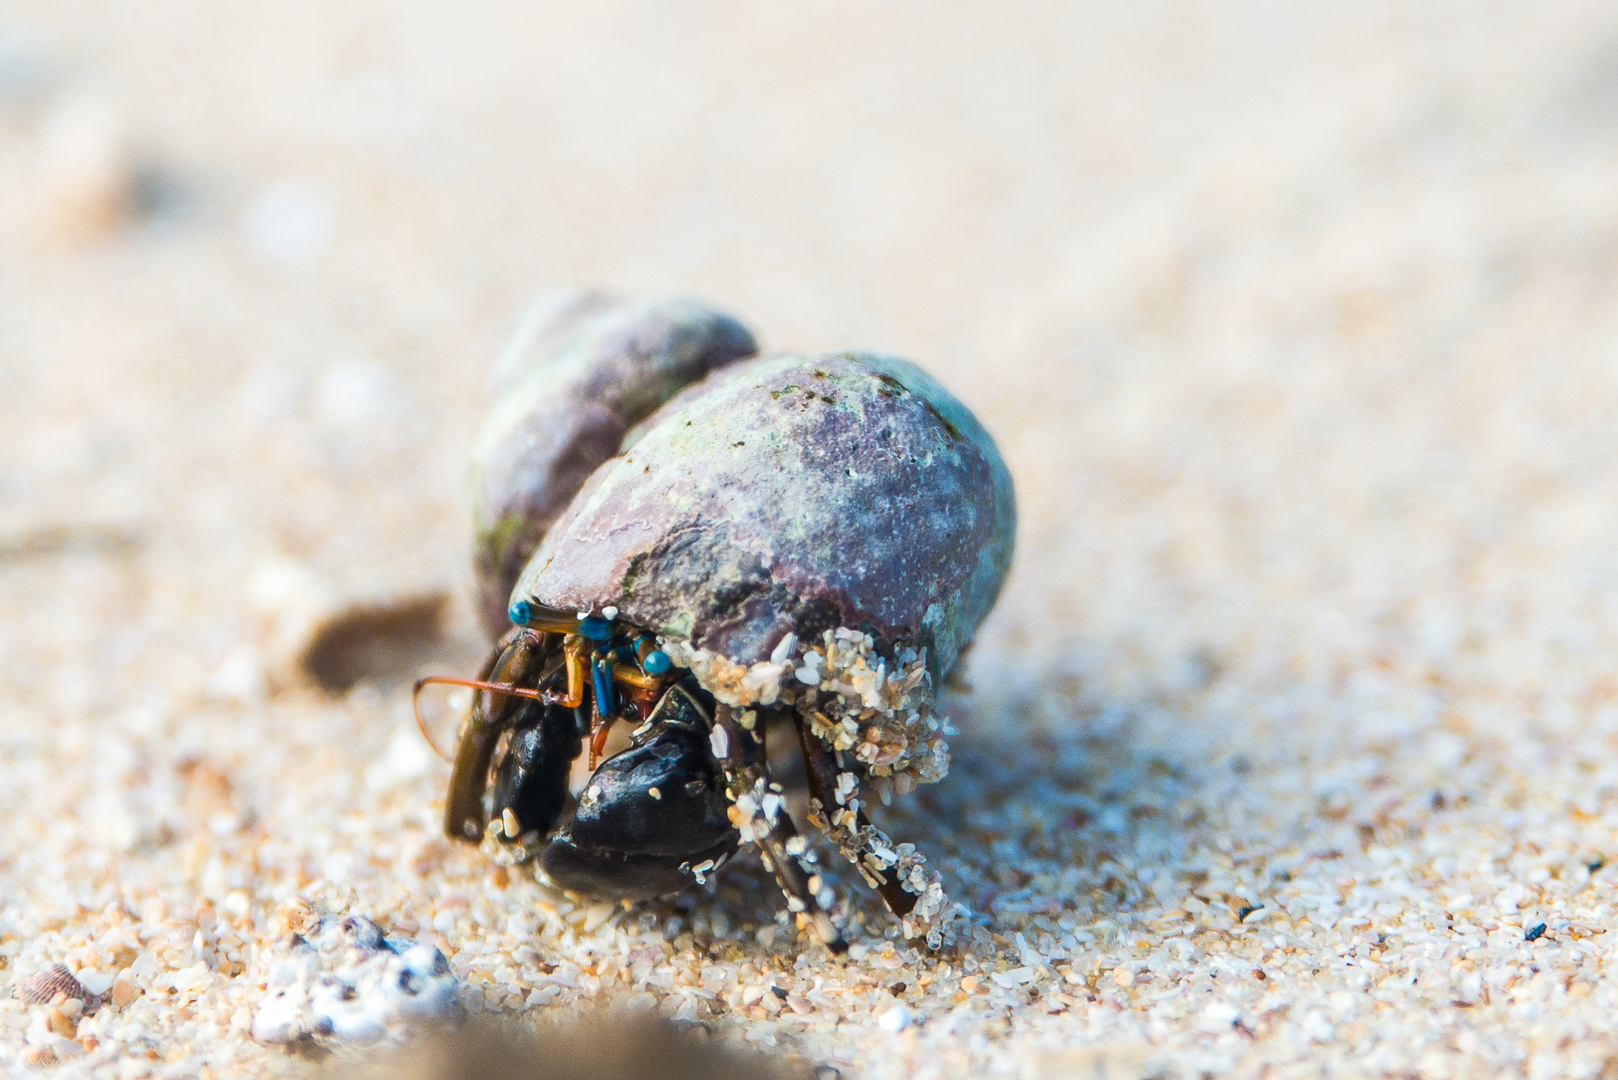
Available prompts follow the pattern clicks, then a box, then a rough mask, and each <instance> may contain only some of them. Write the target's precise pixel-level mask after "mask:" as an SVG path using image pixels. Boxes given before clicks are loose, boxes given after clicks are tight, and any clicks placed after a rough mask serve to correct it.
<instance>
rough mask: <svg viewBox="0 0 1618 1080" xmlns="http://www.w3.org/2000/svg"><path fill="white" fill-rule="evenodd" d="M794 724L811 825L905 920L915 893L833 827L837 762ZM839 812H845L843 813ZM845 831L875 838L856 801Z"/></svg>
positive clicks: (804, 727) (803, 727)
mask: <svg viewBox="0 0 1618 1080" xmlns="http://www.w3.org/2000/svg"><path fill="white" fill-rule="evenodd" d="M793 724H794V725H795V726H796V727H797V729H798V742H799V743H800V744H801V745H802V747H803V760H804V763H805V764H806V766H807V770H806V771H807V772H808V774H809V795H810V798H811V800H812V801H811V802H810V804H809V808H810V809H809V821H810V823H811V824H813V825H815V826H817V827H819V828H821V829H824V830H825V831H826V832H827V833H829V834H831V836H832V838H833V839H834V840H838V841H842V842H840V843H839V844H838V847H839V849H840V850H842V852H843V857H844V858H846V859H847V860H848V861H849V862H851V863H853V864H854V868H855V869H856V870H858V871H859V872H860V874H861V876H863V877H864V878H865V879H866V881H868V882H870V883H871V886H872V887H873V888H875V889H876V891H877V892H878V893H879V894H880V895H881V897H882V901H883V903H885V904H887V905H888V910H889V911H891V912H893V913H894V914H895V915H897V916H899V917H900V918H901V919H902V918H904V917H905V916H906V915H908V914H910V912H911V911H912V910H913V909H914V908H915V906H916V900H917V896H916V894H915V893H911V892H906V891H905V889H904V887H903V886H901V885H900V884H899V879H898V878H897V877H895V876H894V875H893V874H891V873H889V872H888V870H887V869H886V868H882V869H878V868H877V867H876V866H874V865H871V863H869V862H867V861H866V859H865V856H866V855H867V854H869V851H868V850H867V849H866V848H865V847H864V846H863V845H861V844H858V843H854V844H850V843H847V842H846V841H844V831H843V830H839V829H837V828H836V827H834V826H833V824H832V821H831V817H832V815H835V814H837V813H839V810H838V809H837V808H838V807H839V805H841V800H838V799H837V798H836V796H835V793H836V792H838V791H839V790H840V788H839V786H838V782H837V777H838V774H839V773H838V768H837V762H836V761H835V760H833V758H832V756H831V754H830V752H829V751H827V749H826V744H825V743H823V742H821V741H820V740H819V739H817V738H816V737H815V735H814V733H813V732H811V731H810V730H809V728H808V726H807V725H805V724H804V723H803V721H802V720H799V719H798V718H797V717H796V716H794V717H793ZM842 812H844V813H846V811H842ZM817 817H818V818H819V819H820V820H819V821H817V820H815V819H816V818H817ZM847 832H848V833H852V834H853V836H854V837H856V838H868V837H874V836H875V835H876V829H875V827H874V826H872V824H871V819H870V818H868V817H866V816H865V811H864V810H863V809H861V808H860V807H859V804H858V802H857V801H856V802H855V806H854V828H853V829H850V830H847Z"/></svg>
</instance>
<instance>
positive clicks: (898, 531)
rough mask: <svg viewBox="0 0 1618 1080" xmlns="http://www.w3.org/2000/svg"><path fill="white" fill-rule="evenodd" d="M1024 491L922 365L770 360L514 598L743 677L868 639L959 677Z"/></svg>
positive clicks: (600, 475) (684, 403)
mask: <svg viewBox="0 0 1618 1080" xmlns="http://www.w3.org/2000/svg"><path fill="white" fill-rule="evenodd" d="M1015 528H1016V507H1015V501H1014V497H1013V494H1012V486H1011V476H1010V474H1009V473H1008V472H1007V470H1006V467H1005V465H1004V464H1003V463H1002V461H1001V459H1000V455H999V452H998V451H997V450H996V449H995V446H994V442H993V440H991V439H990V438H989V435H988V433H987V432H985V431H984V430H983V427H982V425H980V424H979V423H978V421H977V419H976V418H975V417H974V416H973V415H972V414H971V413H970V412H969V411H968V410H967V409H966V407H965V406H963V405H962V404H961V403H960V402H959V401H957V400H956V399H955V398H954V397H953V396H951V395H950V393H949V392H948V391H946V390H945V389H944V388H943V387H942V386H940V385H939V384H938V383H937V382H935V381H934V380H933V379H932V378H930V377H929V376H928V375H927V374H925V373H924V372H922V371H921V370H920V369H919V368H917V367H915V366H914V365H912V364H910V363H907V362H906V361H903V360H898V359H894V358H890V357H885V356H875V355H869V354H862V353H827V354H821V355H810V356H783V357H777V358H771V359H763V360H754V361H750V362H747V363H744V364H739V365H736V366H734V367H730V368H727V369H725V370H723V371H719V372H716V373H715V374H714V375H712V376H710V377H709V378H708V379H706V380H705V381H703V382H702V383H699V384H697V385H695V386H692V387H690V388H688V389H687V390H685V391H684V392H682V393H681V394H680V395H679V396H678V397H676V398H675V399H674V400H672V401H670V402H669V403H668V404H667V405H665V406H664V407H663V408H662V409H661V410H659V411H658V413H657V414H656V415H655V416H653V417H652V418H651V419H650V420H648V421H647V423H646V424H645V426H644V434H643V435H642V436H641V437H640V439H639V440H638V441H636V442H634V443H633V444H632V445H631V446H630V447H629V448H628V450H627V451H626V452H625V453H624V454H623V455H621V456H619V457H615V458H613V459H612V460H611V461H609V462H607V463H606V464H605V465H603V466H602V467H601V468H599V469H598V470H596V472H595V473H594V474H593V475H592V476H591V477H590V479H589V481H588V482H587V483H586V484H585V486H584V488H583V490H581V491H580V492H579V494H578V496H577V497H576V498H575V499H574V500H573V502H572V503H571V505H570V506H569V507H568V508H567V510H566V512H565V513H564V514H563V515H562V516H561V518H560V519H559V520H558V521H557V522H556V523H555V525H554V526H553V527H552V528H551V530H550V532H549V533H548V534H547V535H546V537H545V540H544V542H543V543H542V544H541V545H540V547H539V550H538V551H536V552H535V553H534V557H533V559H532V560H531V561H530V562H529V564H528V566H527V567H526V568H525V569H524V571H523V573H522V576H521V578H520V579H519V580H518V582H517V586H516V589H515V590H514V591H513V593H512V599H514V600H515V599H529V600H531V601H537V602H539V603H541V604H545V605H548V606H550V607H557V608H562V609H565V610H569V611H580V610H586V609H595V610H598V611H599V610H600V609H601V608H602V607H604V606H608V605H611V606H615V607H617V608H618V610H619V612H620V613H621V614H620V617H621V618H624V619H627V620H629V621H630V622H632V623H634V624H636V625H639V626H642V627H645V628H647V629H649V630H652V631H655V632H656V633H659V634H661V635H663V636H664V637H667V638H673V639H677V640H682V641H685V642H688V643H689V644H691V645H692V646H694V647H697V648H700V649H706V650H710V651H712V652H717V653H719V654H721V655H724V656H726V657H728V658H729V659H731V660H732V661H734V662H736V663H738V664H742V665H744V666H745V665H751V664H753V663H757V662H759V661H763V660H766V659H767V658H768V657H769V656H770V654H771V652H772V650H773V649H774V648H775V646H776V645H777V644H778V643H779V642H780V641H781V640H782V638H784V637H785V636H786V635H787V634H788V633H795V634H796V635H797V636H798V638H799V640H811V641H812V640H817V639H818V638H819V636H820V634H822V633H823V632H824V631H826V630H828V629H832V628H836V627H839V626H843V627H849V628H851V629H863V630H865V632H867V633H870V634H871V635H872V636H873V637H874V638H875V639H876V640H877V642H878V648H879V650H882V651H887V650H890V649H892V648H894V647H895V646H898V645H900V644H907V645H911V646H913V647H917V648H922V647H925V648H926V649H927V650H928V659H929V662H928V667H929V668H930V669H931V671H932V673H933V675H934V677H935V678H938V677H941V676H942V675H943V674H944V673H945V672H947V671H948V670H949V668H950V666H951V665H952V664H953V663H954V661H955V659H956V657H957V656H958V655H959V653H960V650H961V648H962V647H963V646H964V645H965V644H966V643H967V642H968V641H970V640H971V637H972V634H973V632H974V631H975V630H976V629H977V626H978V624H979V623H980V622H981V621H982V620H983V617H984V616H985V615H987V614H988V611H989V609H990V607H991V606H992V605H993V604H994V600H995V597H996V596H997V595H998V594H999V591H1000V587H1001V584H1002V583H1003V582H1004V580H1005V575H1006V571H1007V569H1008V567H1009V566H1010V563H1011V554H1012V544H1013V537H1014V533H1015Z"/></svg>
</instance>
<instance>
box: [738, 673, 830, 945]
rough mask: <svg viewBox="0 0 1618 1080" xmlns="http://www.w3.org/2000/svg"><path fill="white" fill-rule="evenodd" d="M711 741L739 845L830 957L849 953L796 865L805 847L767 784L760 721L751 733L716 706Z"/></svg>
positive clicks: (776, 790)
mask: <svg viewBox="0 0 1618 1080" xmlns="http://www.w3.org/2000/svg"><path fill="white" fill-rule="evenodd" d="M712 741H713V751H714V755H715V756H716V757H717V758H719V760H720V762H721V764H723V766H724V769H725V780H726V783H727V786H728V788H729V792H730V798H731V801H732V802H733V803H734V804H735V805H734V806H733V807H732V808H731V811H730V819H731V821H732V822H734V823H735V825H736V827H737V829H738V830H739V831H740V832H741V834H742V838H743V839H746V840H753V841H756V842H757V843H758V845H759V847H760V848H762V849H763V854H764V859H765V862H766V863H767V864H768V865H769V867H770V869H771V870H772V871H774V873H775V880H776V883H777V884H779V885H780V886H781V891H782V892H783V893H785V894H786V898H787V908H788V910H790V911H792V912H794V913H796V914H798V915H799V916H801V917H802V918H803V919H804V920H805V921H807V922H808V923H809V924H810V925H812V926H813V927H814V928H815V932H816V933H817V934H818V935H819V936H820V940H821V941H822V942H824V943H825V945H826V948H827V949H829V950H830V951H831V952H833V953H844V952H847V951H848V942H846V941H844V940H843V935H842V934H840V933H838V931H837V927H836V926H835V925H834V924H833V923H832V921H831V916H829V915H827V914H826V911H825V908H823V907H822V906H821V904H820V902H819V900H818V899H817V898H816V895H815V894H816V893H817V892H819V891H820V888H821V886H820V880H819V876H818V875H816V874H814V873H812V872H811V871H809V870H807V869H805V868H804V866H803V864H802V863H800V862H799V861H798V857H799V856H800V855H802V854H803V853H804V851H805V850H806V848H807V845H806V843H805V841H804V839H803V837H801V836H799V835H798V829H797V826H796V825H794V824H793V822H792V815H791V814H790V813H788V812H787V806H786V798H785V797H784V796H783V795H782V793H781V789H780V785H779V784H772V783H771V782H770V772H769V763H768V761H767V760H766V758H765V756H764V741H763V720H762V718H760V719H758V720H755V721H754V724H753V727H752V729H751V730H749V729H747V728H744V727H742V725H741V724H740V723H739V722H738V720H737V718H736V716H735V714H734V713H733V712H732V710H731V708H730V706H728V705H724V704H720V705H719V706H718V707H717V708H715V710H714V724H713V733H712Z"/></svg>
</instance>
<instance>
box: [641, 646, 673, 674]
mask: <svg viewBox="0 0 1618 1080" xmlns="http://www.w3.org/2000/svg"><path fill="white" fill-rule="evenodd" d="M673 666H674V662H673V661H672V660H670V659H669V654H668V653H666V652H664V651H663V650H662V649H658V650H656V651H654V652H649V653H647V654H646V661H645V662H644V663H643V664H641V667H642V668H644V669H645V671H646V674H648V675H661V674H663V672H665V671H667V670H668V669H669V668H671V667H673Z"/></svg>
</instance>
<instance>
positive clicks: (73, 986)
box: [18, 963, 92, 1005]
mask: <svg viewBox="0 0 1618 1080" xmlns="http://www.w3.org/2000/svg"><path fill="white" fill-rule="evenodd" d="M63 994H66V995H67V996H68V997H70V998H77V999H78V1000H79V1001H89V1000H90V999H91V997H92V995H91V993H90V991H88V990H86V989H85V988H84V987H83V986H82V985H81V984H80V983H79V980H77V979H75V978H74V977H73V973H72V972H71V971H69V970H68V969H67V968H66V967H65V966H63V965H61V964H55V963H52V964H46V965H45V966H44V967H42V968H40V969H39V970H38V971H36V972H34V973H33V974H32V975H30V976H29V977H28V981H27V982H26V983H24V984H23V988H22V993H21V994H19V995H18V996H19V997H21V998H22V1000H23V1001H25V1002H27V1003H28V1004H29V1005H49V1004H50V1003H51V1002H53V1001H55V1000H56V999H57V998H58V997H60V996H61V995H63Z"/></svg>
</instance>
